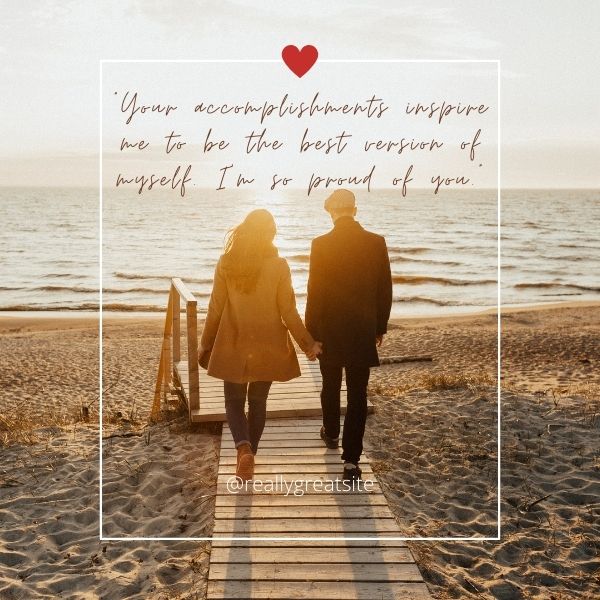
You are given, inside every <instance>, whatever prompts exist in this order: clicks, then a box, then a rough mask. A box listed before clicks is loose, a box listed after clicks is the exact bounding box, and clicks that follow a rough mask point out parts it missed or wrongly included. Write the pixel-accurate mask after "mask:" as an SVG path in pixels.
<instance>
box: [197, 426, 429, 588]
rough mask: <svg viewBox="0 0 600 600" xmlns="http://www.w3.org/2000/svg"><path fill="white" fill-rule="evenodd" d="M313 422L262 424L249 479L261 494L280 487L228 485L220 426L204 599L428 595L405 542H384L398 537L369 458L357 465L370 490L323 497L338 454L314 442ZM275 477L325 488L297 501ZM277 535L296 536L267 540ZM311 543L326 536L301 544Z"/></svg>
mask: <svg viewBox="0 0 600 600" xmlns="http://www.w3.org/2000/svg"><path fill="white" fill-rule="evenodd" d="M320 424H321V420H320V419H315V418H312V419H311V418H303V419H274V420H269V421H268V422H267V425H266V427H265V431H264V434H263V437H262V440H261V444H260V447H259V452H258V455H257V456H256V470H255V476H254V480H255V482H256V481H260V482H261V483H262V485H263V486H265V487H267V488H268V487H269V485H271V484H270V482H274V483H273V484H272V485H278V486H279V488H280V490H279V491H274V490H272V489H271V490H269V489H267V490H256V489H255V490H254V491H251V490H249V491H241V492H239V493H234V492H232V491H230V490H229V489H228V487H227V482H228V481H229V480H231V478H233V476H234V474H235V462H236V452H235V449H234V444H233V439H232V437H231V433H230V431H229V429H228V428H227V426H226V425H225V426H224V427H223V437H222V442H221V454H220V462H219V471H218V480H217V498H216V506H215V526H214V531H213V543H212V551H211V556H210V569H209V574H208V578H209V579H208V598H209V599H211V600H212V599H217V598H219V599H225V598H228V599H234V598H235V599H243V598H269V599H272V600H276V599H280V600H289V599H292V598H311V599H313V600H319V599H321V600H325V599H340V600H352V599H358V598H361V599H369V600H373V599H379V600H381V599H383V600H391V599H399V598H403V599H405V600H406V599H409V598H411V599H415V600H416V599H420V600H421V599H426V598H430V596H429V593H428V591H427V587H426V586H425V584H424V582H423V580H422V577H421V575H420V573H419V570H418V568H417V566H416V564H415V561H414V559H413V557H412V555H411V553H410V550H409V549H408V548H407V546H406V543H404V542H402V541H396V540H391V539H389V538H390V537H400V536H402V533H401V532H400V530H399V529H398V526H397V524H396V521H395V519H394V517H393V515H392V513H391V511H390V509H389V507H388V504H387V502H386V499H385V496H384V495H383V493H382V491H381V487H380V486H379V483H378V482H377V480H376V478H375V477H374V475H373V472H372V470H371V467H370V465H369V462H368V458H367V457H365V458H364V459H363V462H362V464H361V466H362V469H363V480H371V481H372V486H369V488H370V489H369V491H364V489H363V490H362V491H353V492H352V491H343V490H342V491H338V492H332V491H331V486H333V485H334V483H335V480H336V479H338V478H339V477H340V474H341V468H342V462H341V459H340V450H329V449H327V448H326V447H325V446H324V444H323V442H322V441H321V439H320V438H319V427H320ZM282 480H285V482H287V484H288V485H291V482H293V481H302V482H311V481H313V480H318V481H320V482H322V485H323V487H324V489H319V488H318V484H317V485H312V484H307V485H306V486H305V487H304V486H303V490H302V491H303V492H304V493H303V494H302V495H294V494H293V493H290V494H289V495H286V494H285V492H284V491H281V490H283V489H284V484H283V483H282ZM277 482H281V483H279V484H278V483H277ZM327 482H330V483H329V484H327ZM328 485H329V486H330V487H329V489H328ZM338 486H341V483H340V480H339V479H338ZM281 537H286V538H289V537H291V538H297V539H295V540H294V541H277V540H274V539H269V538H281ZM311 537H313V538H314V537H318V538H332V539H327V540H322V541H317V540H309V539H306V538H311ZM231 538H235V539H231ZM240 538H250V539H240ZM259 538H262V539H259ZM348 538H374V539H358V540H356V539H355V540H351V539H348Z"/></svg>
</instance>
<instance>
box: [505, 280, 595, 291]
mask: <svg viewBox="0 0 600 600" xmlns="http://www.w3.org/2000/svg"><path fill="white" fill-rule="evenodd" d="M513 287H515V288H516V289H529V288H562V289H570V290H583V291H584V292H600V287H598V286H594V285H581V284H578V283H560V282H558V281H541V282H536V283H516V284H515V285H514V286H513Z"/></svg>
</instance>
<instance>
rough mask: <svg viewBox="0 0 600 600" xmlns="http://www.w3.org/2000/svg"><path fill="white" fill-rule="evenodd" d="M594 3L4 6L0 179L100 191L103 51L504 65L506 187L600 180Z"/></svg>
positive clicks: (111, 0) (121, 55) (435, 0)
mask: <svg viewBox="0 0 600 600" xmlns="http://www.w3.org/2000/svg"><path fill="white" fill-rule="evenodd" d="M598 30H600V3H598V2H596V1H595V0H580V1H578V2H567V1H564V0H545V1H541V0H538V1H529V2H522V1H514V0H507V1H505V2H502V3H497V2H491V1H489V2H486V1H481V0H478V1H464V0H463V1H456V0H455V1H449V0H445V1H440V0H430V1H429V2H427V3H412V4H404V3H402V4H400V3H392V2H389V1H388V0H377V1H373V0H372V1H370V2H369V1H361V2H354V1H347V0H346V1H339V0H336V1H331V2H327V3H323V2H322V1H318V2H315V1H306V2H303V3H293V4H292V3H282V2H247V1H231V0H221V1H219V2H207V1H201V0H196V1H192V0H172V1H170V2H158V1H155V0H145V1H141V0H139V1H132V0H118V1H115V0H106V1H103V2H97V1H81V0H79V1H67V0H63V1H61V2H50V1H23V0H3V1H2V3H1V4H0V33H1V35H0V81H1V82H2V93H1V94H0V114H1V115H2V117H1V118H2V135H1V136H0V183H1V184H3V185H66V186H69V185H72V186H73V185H91V186H93V185H96V184H97V181H98V148H99V62H98V61H99V60H100V59H198V58H200V59H211V58H220V59H240V58H247V59H272V58H277V57H278V56H279V55H280V52H281V49H282V48H283V47H284V46H285V45H287V44H295V45H297V46H303V45H304V44H313V45H315V46H316V47H317V48H318V49H319V56H320V58H322V59H325V58H327V59H499V60H500V61H501V70H502V79H501V124H502V125H501V148H502V169H501V182H502V187H550V188H551V187H598V184H599V183H600V175H599V173H600V170H599V169H598V168H597V166H598V164H599V162H600V161H599V158H600V148H599V142H598V140H599V139H600V102H599V100H600V78H599V77H598V76H597V72H598V69H597V64H598V61H599V58H600V42H599V41H598V36H597V31H598Z"/></svg>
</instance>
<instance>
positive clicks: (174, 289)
mask: <svg viewBox="0 0 600 600" xmlns="http://www.w3.org/2000/svg"><path fill="white" fill-rule="evenodd" d="M182 301H183V302H185V315H186V327H185V331H186V334H187V335H186V342H187V344H186V345H187V352H186V354H187V356H185V357H184V356H182V352H181V327H180V318H181V310H180V307H181V302H182ZM197 346H198V334H197V302H196V299H195V298H194V296H193V295H192V294H191V292H190V291H189V290H188V289H187V287H186V286H185V284H184V283H183V282H182V281H181V280H180V279H177V278H174V279H172V281H171V289H170V292H169V302H168V305H167V315H166V320H165V329H164V335H163V344H162V349H161V355H160V362H159V368H158V376H157V380H156V386H155V392H154V402H153V405H152V416H153V417H156V418H158V417H159V416H160V411H161V406H163V405H165V404H168V396H169V392H174V393H177V394H178V395H179V396H180V397H181V398H182V399H183V400H185V402H186V404H187V407H188V411H189V418H190V421H193V422H199V421H225V420H226V416H225V406H224V404H225V402H224V398H223V382H222V381H220V380H216V379H213V378H211V377H208V376H207V375H206V373H205V372H202V374H200V373H199V369H198V352H197ZM299 362H300V367H301V371H302V376H301V377H299V378H298V379H295V380H293V381H290V382H286V383H274V384H273V386H272V388H271V391H270V394H269V399H268V401H267V424H266V427H265V431H264V433H263V437H262V440H261V443H260V447H259V452H258V455H257V457H256V469H255V476H254V484H253V485H252V486H251V487H250V488H249V489H248V490H246V491H239V490H232V489H230V488H228V485H227V483H228V481H230V480H234V481H235V477H234V475H235V463H236V450H235V448H234V444H233V439H232V437H231V433H230V431H229V429H228V427H227V425H224V426H223V436H222V440H221V452H220V457H219V470H218V479H217V496H216V504H215V524H214V531H213V541H212V548H211V556H210V568H209V573H208V598H209V599H210V600H217V599H230V600H233V599H235V600H244V599H251V598H255V599H270V600H293V599H308V598H310V599H311V600H358V599H361V600H397V599H404V600H409V599H413V600H426V599H428V598H430V595H429V593H428V591H427V587H426V586H425V583H424V582H423V580H422V578H421V575H420V573H419V570H418V568H417V566H416V564H415V561H414V559H413V556H412V555H411V552H410V550H409V549H408V547H407V546H406V544H405V543H404V542H402V541H398V540H394V539H390V538H394V537H402V534H401V532H400V530H399V529H398V526H397V524H396V521H395V520H394V517H393V515H392V513H391V511H390V509H389V507H388V504H387V502H386V499H385V496H384V495H383V493H382V491H381V487H380V486H379V483H378V482H377V479H376V478H375V476H374V475H373V472H372V470H371V467H370V465H369V460H368V456H366V455H363V459H362V461H361V467H362V470H363V482H367V481H368V482H369V484H367V485H364V484H363V486H362V489H361V490H356V489H355V490H350V491H347V490H344V487H343V483H342V481H341V479H340V476H341V471H342V462H341V457H340V450H339V449H337V450H328V449H327V448H326V447H325V445H324V444H323V442H322V440H321V439H320V438H319V429H320V426H321V419H320V418H318V417H320V415H321V401H320V396H319V394H320V391H321V374H320V372H319V367H318V363H316V362H315V363H311V362H309V361H307V360H306V358H304V357H303V356H302V357H299ZM343 392H345V389H343ZM345 395H346V394H345V393H342V414H343V413H344V412H345ZM372 409H373V407H372V405H371V404H370V403H369V411H371V410H372ZM282 417H288V418H282ZM258 482H262V484H263V489H257V484H258ZM294 482H299V483H296V484H295V483H294ZM286 485H287V486H290V485H299V486H300V488H296V493H293V490H290V488H286ZM269 488H271V489H269ZM273 488H275V489H273ZM285 489H288V490H289V491H288V492H287V493H286V492H285ZM300 492H302V493H300ZM277 538H293V540H289V539H288V540H281V539H279V540H278V539H277ZM310 538H321V539H319V540H316V539H310ZM352 538H355V539H352Z"/></svg>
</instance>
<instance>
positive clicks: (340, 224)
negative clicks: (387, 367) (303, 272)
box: [306, 217, 392, 367]
mask: <svg viewBox="0 0 600 600" xmlns="http://www.w3.org/2000/svg"><path fill="white" fill-rule="evenodd" d="M391 307H392V277H391V272H390V260H389V256H388V252H387V247H386V244H385V240H384V238H383V237H382V236H380V235H377V234H375V233H371V232H369V231H366V230H365V229H363V227H362V226H361V225H360V224H359V223H358V222H357V221H355V220H354V219H353V218H352V217H340V218H338V219H337V220H336V222H335V225H334V227H333V229H332V230H331V231H330V232H329V233H326V234H325V235H322V236H320V237H318V238H315V239H314V240H313V242H312V247H311V252H310V270H309V278H308V298H307V302H306V327H307V329H308V330H309V331H310V333H311V334H312V336H313V337H314V338H315V339H316V340H318V341H320V342H323V354H322V355H321V357H320V359H321V361H323V362H326V363H327V364H336V365H340V366H368V367H372V366H376V365H378V364H379V357H378V355H377V346H376V336H378V335H383V334H384V333H386V331H387V323H388V319H389V317H390V311H391Z"/></svg>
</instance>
